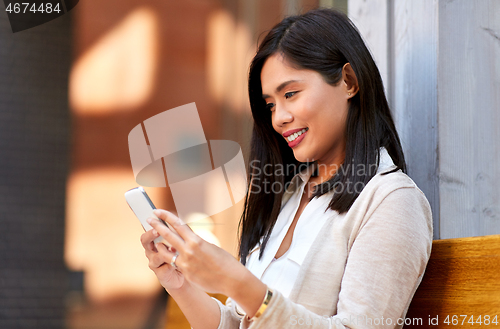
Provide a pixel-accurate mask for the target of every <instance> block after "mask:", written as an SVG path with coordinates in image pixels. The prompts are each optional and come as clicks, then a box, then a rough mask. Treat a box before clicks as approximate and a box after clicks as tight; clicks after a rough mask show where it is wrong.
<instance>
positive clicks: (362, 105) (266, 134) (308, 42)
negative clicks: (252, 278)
mask: <svg viewBox="0 0 500 329" xmlns="http://www.w3.org/2000/svg"><path fill="white" fill-rule="evenodd" d="M277 53H279V54H283V55H284V57H285V58H286V59H287V60H288V61H289V62H290V63H292V64H293V65H294V66H295V67H296V68H300V69H310V70H314V71H316V72H318V73H320V74H321V75H322V77H323V79H324V80H325V81H326V82H327V83H329V84H331V85H336V84H337V83H338V82H339V81H340V79H341V78H342V68H343V66H344V64H346V63H350V65H351V67H352V68H353V70H354V73H355V75H356V77H357V80H358V86H359V91H358V92H357V93H356V94H355V95H354V96H353V97H352V98H351V99H350V100H349V109H348V114H347V121H346V130H345V140H346V150H345V160H344V163H343V164H342V165H341V167H340V168H339V170H337V172H336V173H335V175H334V176H333V177H332V178H331V179H330V180H328V181H326V182H323V183H322V184H319V185H317V186H316V187H315V190H314V193H313V196H312V197H311V199H312V198H314V197H317V196H320V195H323V194H324V193H327V192H328V191H331V190H333V196H332V199H331V202H330V204H329V208H330V209H332V210H336V211H338V213H340V214H342V213H345V212H347V211H348V210H349V209H350V207H351V206H352V204H353V203H354V201H355V200H356V198H357V197H358V195H359V194H360V192H361V190H357V189H344V188H340V187H345V186H349V184H350V186H359V185H358V184H361V186H362V187H364V186H365V185H366V184H367V183H368V182H369V181H370V179H371V178H372V177H373V176H374V175H375V173H376V172H375V170H373V171H370V170H369V171H366V170H364V171H361V172H360V171H359V170H345V168H346V167H347V166H354V167H356V166H358V165H362V166H364V168H372V166H373V165H374V164H376V167H378V165H379V148H380V147H385V148H386V149H387V151H388V153H389V155H390V156H391V158H392V159H393V161H394V164H395V165H396V168H395V169H394V170H391V171H388V172H386V173H385V174H388V173H391V172H395V171H397V170H400V169H401V170H402V171H403V172H405V173H406V164H405V160H404V155H403V150H402V147H401V143H400V140H399V136H398V134H397V132H396V128H395V126H394V122H393V119H392V116H391V113H390V110H389V105H388V103H387V99H386V97H385V93H384V87H383V84H382V79H381V77H380V73H379V71H378V69H377V66H376V65H375V62H374V61H373V58H372V56H371V54H370V52H369V51H368V49H367V48H366V46H365V44H364V42H363V40H362V38H361V36H360V34H359V31H358V30H357V28H356V27H355V26H354V24H353V23H352V22H351V21H350V20H349V19H348V18H347V16H346V15H345V14H343V13H341V12H338V11H335V10H331V9H315V10H311V11H309V12H307V13H305V14H302V15H295V16H290V17H286V18H285V19H283V20H282V21H281V22H280V23H278V24H277V25H275V26H274V27H273V28H272V29H271V30H270V31H269V33H268V34H267V35H266V37H265V38H264V39H263V40H262V42H261V44H260V45H259V48H258V50H257V54H256V55H255V57H254V58H253V60H252V63H251V65H250V71H249V79H248V93H249V97H250V107H251V110H252V115H253V119H254V125H253V133H252V141H251V150H250V159H249V160H250V164H249V169H248V182H249V184H248V190H247V196H246V199H245V205H244V210H243V214H242V216H241V220H240V224H239V225H240V227H239V228H240V229H241V238H240V245H239V256H240V261H241V263H242V264H246V258H247V256H248V254H249V252H250V250H252V248H254V247H255V246H257V245H258V244H259V243H260V242H261V239H262V243H261V245H260V251H259V253H260V254H259V259H260V258H261V257H262V255H263V252H264V249H265V247H266V244H267V242H268V240H269V236H270V233H271V231H272V229H273V227H274V224H275V223H276V220H277V218H278V214H279V212H280V210H281V199H282V196H283V193H284V189H283V188H282V189H279V190H278V191H276V189H274V190H273V189H271V188H270V187H272V186H275V184H278V186H282V187H283V186H288V184H289V183H290V181H291V179H292V177H293V176H294V174H295V173H296V172H288V170H286V171H283V170H281V171H279V170H278V169H279V168H289V167H290V166H292V167H295V168H297V167H299V164H300V163H299V162H298V161H297V160H296V159H295V157H294V155H293V151H292V149H291V148H290V147H289V146H288V145H287V144H286V141H285V139H284V138H283V137H282V136H281V135H279V134H278V133H277V132H276V131H275V130H274V129H273V126H272V122H271V111H269V110H266V103H265V100H264V99H263V98H262V86H261V81H260V74H261V70H262V66H263V65H264V62H265V61H266V60H267V58H268V57H269V56H271V55H273V54H277ZM264 166H267V168H269V167H270V168H271V169H268V170H263V169H264ZM343 167H344V170H342V168H343ZM277 173H282V174H277ZM325 211H326V209H325Z"/></svg>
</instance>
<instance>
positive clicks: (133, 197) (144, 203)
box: [125, 186, 179, 247]
mask: <svg viewBox="0 0 500 329" xmlns="http://www.w3.org/2000/svg"><path fill="white" fill-rule="evenodd" d="M125 200H127V203H128V205H129V206H130V209H132V211H133V212H134V214H135V215H136V216H137V218H138V219H139V221H140V222H141V224H142V227H143V228H144V230H145V231H149V230H151V229H152V228H153V227H152V226H151V225H149V224H148V222H147V221H146V219H148V218H150V217H153V218H157V219H158V220H159V221H160V222H162V223H163V224H165V226H167V227H168V228H169V229H170V230H172V232H174V233H175V234H177V235H179V234H178V233H177V232H176V231H175V229H174V228H173V227H172V226H170V225H168V224H167V223H166V222H165V221H163V220H162V219H160V218H158V217H157V216H155V214H154V213H153V210H155V209H156V207H155V205H154V204H153V202H152V201H151V199H150V198H149V196H148V194H147V193H146V191H145V190H144V188H142V187H141V186H139V187H136V188H133V189H131V190H128V191H127V192H125ZM154 242H155V243H159V242H162V243H163V244H165V245H166V246H168V247H171V245H170V243H168V242H167V240H165V239H163V237H162V236H159V237H157V238H156V239H155V240H154Z"/></svg>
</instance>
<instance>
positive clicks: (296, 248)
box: [237, 147, 394, 314]
mask: <svg viewBox="0 0 500 329" xmlns="http://www.w3.org/2000/svg"><path fill="white" fill-rule="evenodd" d="M380 156H381V158H380V164H379V167H378V169H377V173H379V172H381V171H384V170H386V169H387V168H388V167H390V166H393V165H394V163H393V161H392V159H391V157H390V155H389V153H388V152H387V150H386V149H385V148H384V147H382V148H381V149H380ZM314 170H315V166H314V165H313V166H309V167H308V168H306V169H304V170H303V171H302V172H300V173H298V174H297V175H295V176H294V177H293V178H292V181H291V183H290V185H289V187H288V189H287V191H286V192H285V194H284V196H283V201H282V208H281V211H280V213H279V215H278V219H277V221H276V224H275V226H274V228H273V230H272V232H271V235H270V237H269V241H268V243H267V246H266V250H265V251H264V254H263V255H262V259H261V260H260V261H259V259H258V256H259V251H258V250H259V247H256V248H254V249H253V250H252V251H251V253H250V255H249V258H248V259H247V264H246V267H247V268H248V269H249V270H250V271H251V272H252V273H253V274H254V275H255V276H256V277H258V278H259V279H260V280H261V281H262V282H263V283H265V284H266V285H268V286H269V287H270V288H273V289H274V290H278V291H279V292H280V293H281V294H282V295H283V296H284V297H288V296H289V294H290V291H291V290H292V287H293V285H294V283H295V280H296V278H297V275H298V273H299V270H300V267H301V265H302V262H303V261H304V259H305V256H306V254H307V252H308V251H309V249H310V247H311V245H312V243H313V242H314V240H315V238H316V236H317V235H318V233H319V231H320V230H321V228H322V227H323V225H324V224H325V222H326V221H327V220H328V219H329V218H332V217H333V216H334V215H335V214H337V211H334V210H332V209H330V208H328V204H329V203H330V201H331V198H332V195H333V191H330V192H328V193H325V194H323V195H321V196H320V197H315V198H314V199H312V200H311V201H310V202H309V203H308V204H307V205H306V207H305V208H304V210H303V211H302V214H301V215H300V217H299V219H298V220H297V225H296V226H295V229H294V232H293V238H292V242H291V244H290V247H289V248H288V250H287V251H286V252H285V253H284V254H283V255H282V256H281V257H280V258H278V259H275V258H274V256H275V255H276V253H277V251H278V249H279V247H280V246H281V243H282V241H283V239H284V237H285V235H286V233H287V232H288V229H289V227H290V225H291V224H292V221H293V219H294V218H295V214H296V213H297V210H298V208H299V205H300V200H301V196H302V194H303V192H304V188H305V186H306V183H307V181H308V180H309V178H310V177H311V175H312V173H313V172H314ZM327 208H328V210H326V212H325V209H327ZM237 309H238V312H240V313H241V314H243V313H244V311H243V310H242V309H241V308H239V307H237Z"/></svg>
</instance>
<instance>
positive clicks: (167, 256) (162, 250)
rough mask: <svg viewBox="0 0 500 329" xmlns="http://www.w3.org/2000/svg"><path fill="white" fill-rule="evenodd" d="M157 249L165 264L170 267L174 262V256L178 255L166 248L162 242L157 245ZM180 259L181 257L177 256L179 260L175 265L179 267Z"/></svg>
mask: <svg viewBox="0 0 500 329" xmlns="http://www.w3.org/2000/svg"><path fill="white" fill-rule="evenodd" d="M156 248H157V249H158V254H160V255H161V256H162V258H163V260H164V261H165V263H167V264H169V265H170V262H172V259H173V258H174V255H175V254H176V253H174V252H171V251H169V250H168V248H167V246H165V245H164V244H163V243H161V242H160V243H157V244H156ZM179 257H180V256H177V258H176V260H175V265H177V266H178V265H179Z"/></svg>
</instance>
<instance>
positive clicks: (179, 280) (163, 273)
mask: <svg viewBox="0 0 500 329" xmlns="http://www.w3.org/2000/svg"><path fill="white" fill-rule="evenodd" d="M162 225H163V224H162ZM159 236H160V235H159V234H158V231H156V230H155V229H152V230H149V231H147V232H146V233H144V234H143V235H141V243H142V246H143V247H144V249H145V250H146V257H147V258H148V259H149V268H150V269H151V270H152V271H153V272H154V273H155V274H156V276H157V277H158V280H159V281H160V284H161V285H162V286H163V287H164V288H165V289H167V290H173V289H179V288H181V287H182V286H183V284H184V281H185V280H184V275H182V273H181V272H179V271H178V270H176V269H175V268H174V267H173V266H171V265H170V264H168V262H166V261H165V259H164V256H163V255H164V254H165V253H169V252H171V251H169V249H168V248H167V246H165V245H164V244H163V243H158V244H156V246H155V243H154V241H153V240H154V239H156V238H157V237H159ZM160 250H161V251H162V252H161V253H160ZM172 251H175V250H172ZM171 253H172V255H174V253H173V252H171Z"/></svg>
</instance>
